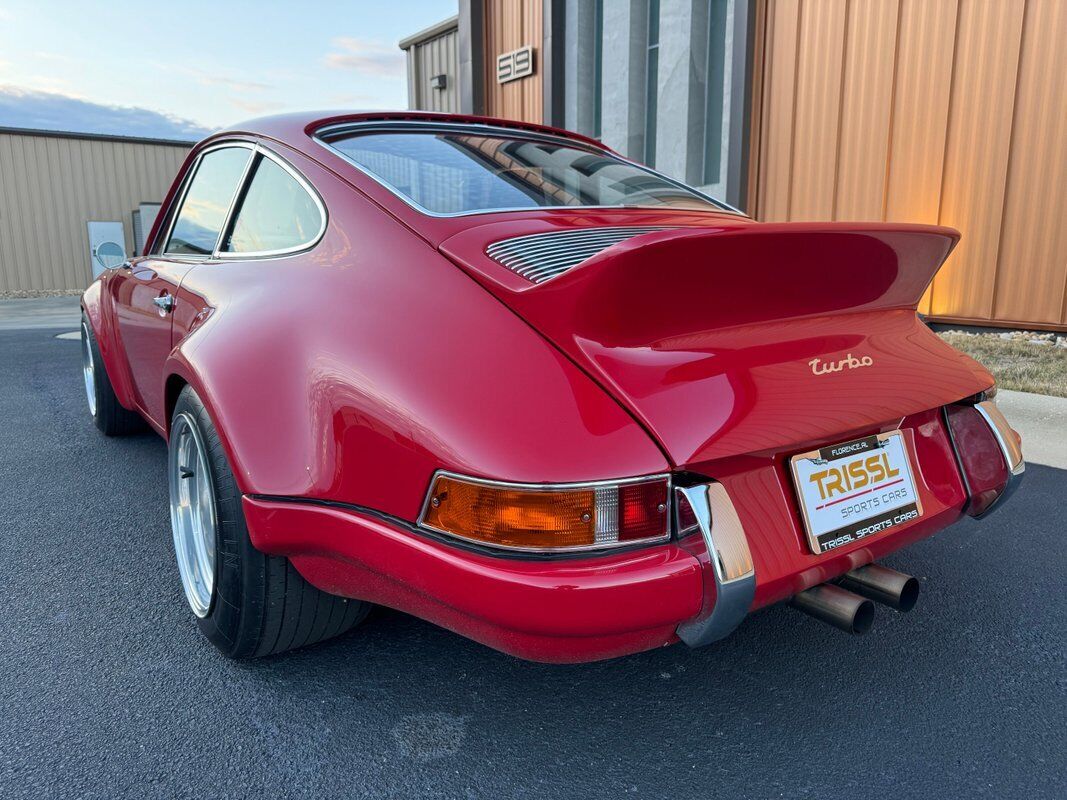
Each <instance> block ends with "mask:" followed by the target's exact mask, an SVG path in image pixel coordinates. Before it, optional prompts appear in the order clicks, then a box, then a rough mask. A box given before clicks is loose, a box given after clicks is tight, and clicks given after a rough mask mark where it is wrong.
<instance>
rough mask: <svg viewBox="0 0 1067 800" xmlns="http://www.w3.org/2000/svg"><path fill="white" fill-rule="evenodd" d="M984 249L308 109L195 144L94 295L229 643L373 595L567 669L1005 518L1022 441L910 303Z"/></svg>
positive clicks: (899, 604) (817, 601)
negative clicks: (942, 272) (140, 242)
mask: <svg viewBox="0 0 1067 800" xmlns="http://www.w3.org/2000/svg"><path fill="white" fill-rule="evenodd" d="M958 238H959V234H958V233H957V232H956V231H954V230H952V229H949V228H943V227H936V226H930V225H905V224H886V223H871V224H854V223H826V224H822V223H820V224H809V223H788V224H770V223H757V222H754V221H753V220H752V219H750V218H748V217H746V216H744V215H743V214H741V213H739V212H737V211H736V210H734V209H731V208H728V207H725V206H723V205H722V204H721V203H718V202H717V201H715V200H713V199H711V198H709V197H707V196H705V195H703V194H701V193H700V192H698V191H695V190H693V189H690V188H688V187H686V186H684V185H682V184H680V183H678V182H677V181H674V180H671V179H670V178H667V177H665V176H663V175H660V174H658V173H656V172H653V171H651V170H649V169H647V168H645V167H643V166H640V165H638V164H635V163H633V162H631V161H628V160H626V159H624V158H622V157H620V156H618V155H617V154H615V153H613V152H612V151H611V150H609V149H608V148H606V147H604V146H603V145H602V144H600V143H599V142H597V141H595V140H592V139H588V138H586V137H584V136H580V135H577V134H573V133H567V132H565V131H561V130H556V129H552V128H547V127H541V126H536V125H528V124H523V123H514V122H505V121H499V120H492V119H485V118H478V117H464V116H450V115H435V114H424V113H416V112H412V113H395V114H394V113H377V114H348V115H333V116H312V115H291V116H278V117H271V118H267V119H261V120H257V121H255V122H251V123H248V124H245V125H242V126H239V127H237V128H234V129H233V130H228V131H225V132H222V133H218V134H216V135H214V136H211V137H210V138H208V139H207V140H205V141H203V142H202V143H200V144H199V145H198V146H197V147H196V148H195V149H194V150H193V151H192V153H191V154H190V156H189V158H188V159H187V160H186V162H185V164H184V166H183V167H182V169H181V172H180V174H179V175H178V177H177V180H176V181H175V183H174V186H173V188H172V189H171V190H170V193H169V194H168V196H167V198H166V200H165V201H164V204H163V208H162V211H161V213H160V215H159V218H158V220H157V222H156V224H155V227H154V229H153V231H152V232H151V235H150V237H149V240H148V244H147V246H146V255H144V256H141V257H139V258H135V259H132V260H131V261H129V262H128V263H125V264H123V265H122V266H121V267H118V268H115V269H109V270H107V271H106V272H104V273H103V275H101V276H100V278H99V279H98V280H96V281H95V282H94V283H93V284H92V285H91V286H90V287H89V289H88V290H87V291H86V292H85V295H84V297H83V299H82V307H83V311H84V318H83V323H82V337H83V366H84V376H85V388H86V394H87V396H88V401H89V410H90V412H91V413H92V416H93V419H94V421H95V423H96V425H97V426H98V427H99V428H100V429H101V430H102V431H103V432H104V433H105V434H108V435H116V434H122V433H127V432H131V431H134V430H137V429H140V428H143V427H144V426H145V425H147V426H150V427H151V428H152V429H154V430H155V431H156V432H157V433H159V434H160V435H161V436H163V437H164V438H165V439H166V441H167V442H168V447H169V454H168V475H169V485H170V513H171V524H172V527H173V534H174V548H175V552H176V555H177V562H178V572H179V575H180V577H181V583H182V586H183V588H184V592H185V597H186V599H187V600H188V602H189V605H190V607H191V608H192V611H193V614H194V615H195V616H196V618H197V620H198V622H199V625H200V628H201V629H202V631H203V632H204V634H205V635H206V636H207V637H208V638H209V639H210V640H211V641H212V642H213V643H214V644H215V645H216V646H217V647H218V648H219V649H220V650H222V651H223V652H224V653H226V654H227V655H229V656H232V657H237V658H240V657H250V656H263V655H268V654H271V653H279V652H282V651H284V650H288V649H290V648H296V647H302V646H304V645H308V644H311V643H314V642H318V641H321V640H323V639H327V638H329V637H331V636H335V635H337V634H340V633H342V632H344V631H346V630H348V629H350V628H352V627H353V626H355V625H356V624H357V623H359V622H360V621H361V620H362V619H363V618H364V616H365V615H366V613H367V611H368V609H369V608H370V607H371V605H372V604H375V603H377V604H382V605H385V606H389V607H392V608H395V609H400V610H402V611H405V612H408V613H411V614H414V615H417V616H419V617H422V618H424V619H427V620H430V621H432V622H434V623H436V624H439V625H442V626H444V627H446V628H449V629H451V630H453V631H456V632H458V633H461V634H463V635H464V636H468V637H470V638H472V639H475V640H477V641H479V642H483V643H485V644H487V645H489V646H491V647H495V648H498V649H500V650H503V651H505V652H507V653H512V654H514V655H517V656H520V657H523V658H528V659H534V660H539V661H555V662H571V661H589V660H594V659H602V658H609V657H613V656H619V655H623V654H627V653H634V652H638V651H641V650H646V649H649V648H653V647H660V646H664V645H669V644H672V643H675V642H677V641H679V640H680V641H682V642H685V643H686V644H687V645H690V646H694V647H695V646H700V645H705V644H708V643H710V642H714V641H716V640H718V639H721V638H722V637H724V636H726V635H728V634H729V633H730V632H731V631H732V630H734V628H736V626H737V625H738V624H740V623H741V622H742V620H743V619H744V617H745V616H746V615H747V614H748V613H750V612H751V611H753V610H755V609H758V608H761V607H764V606H767V605H769V604H772V603H778V602H783V601H788V602H791V603H792V604H793V605H795V606H796V607H798V608H799V609H801V610H803V611H806V612H808V613H809V614H811V615H813V616H815V617H818V618H820V619H822V620H824V621H826V622H829V623H831V624H833V625H836V626H838V627H840V628H843V629H845V630H848V631H852V632H857V633H858V632H863V631H864V630H866V629H867V628H868V627H869V626H870V624H871V620H872V617H873V614H874V605H873V603H872V601H875V602H879V603H882V604H884V605H887V606H890V607H892V608H895V609H897V610H901V611H906V610H908V609H909V608H910V607H911V606H913V605H914V604H915V601H916V597H917V594H918V583H917V582H916V580H915V579H914V578H910V577H909V576H907V575H903V574H901V573H899V572H895V571H893V570H889V569H886V568H884V567H881V566H879V565H877V564H876V563H875V562H876V561H877V560H878V559H879V558H882V557H883V556H885V555H886V554H888V553H892V552H893V551H896V550H898V549H900V548H902V547H905V546H907V545H909V544H910V543H912V542H915V541H917V540H919V539H923V538H925V537H928V536H931V535H933V534H934V533H936V532H937V531H939V530H941V529H943V528H945V527H946V526H948V525H949V524H951V523H952V522H954V521H956V520H958V519H959V518H960V517H961V516H963V515H970V516H973V517H978V516H982V515H984V514H986V513H988V512H989V511H990V510H991V509H993V508H994V507H996V506H998V505H1000V504H1002V503H1003V501H1004V499H1005V498H1006V497H1007V496H1008V494H1009V493H1010V492H1011V490H1012V489H1013V488H1014V486H1015V485H1016V484H1017V483H1018V480H1019V478H1020V477H1021V475H1022V472H1023V468H1024V464H1023V459H1022V454H1021V450H1020V439H1019V436H1018V435H1017V434H1016V433H1015V432H1014V431H1013V430H1012V429H1011V428H1010V427H1009V425H1008V424H1007V422H1006V421H1005V419H1004V417H1003V416H1002V415H1001V413H1000V412H999V411H998V409H997V406H996V405H995V402H994V399H993V398H994V395H995V392H996V390H995V387H994V381H993V378H992V377H991V376H990V374H989V373H988V372H987V371H986V370H985V369H983V368H982V367H981V366H979V365H978V364H976V363H975V362H974V361H972V360H971V359H969V358H967V357H966V356H964V355H963V354H961V353H959V352H957V351H956V350H953V349H952V348H951V347H949V346H948V345H947V344H945V343H944V342H943V341H942V340H941V339H939V338H938V337H937V336H936V335H935V334H934V333H932V332H931V331H930V330H929V329H928V328H927V327H926V326H925V325H924V324H923V322H922V320H920V319H919V317H918V315H917V313H916V307H917V304H918V302H919V299H920V297H921V296H922V294H923V291H924V290H925V289H926V287H927V285H928V284H929V283H930V280H931V279H932V277H933V275H934V273H935V272H936V271H937V269H938V268H939V266H940V265H941V264H942V262H943V261H944V260H945V258H946V256H947V255H948V254H949V252H950V251H951V250H952V247H953V246H954V244H955V243H956V241H957V240H958Z"/></svg>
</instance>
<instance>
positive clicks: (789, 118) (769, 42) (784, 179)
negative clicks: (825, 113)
mask: <svg viewBox="0 0 1067 800" xmlns="http://www.w3.org/2000/svg"><path fill="white" fill-rule="evenodd" d="M799 43H800V0H778V2H777V3H775V4H774V7H773V10H772V11H771V12H770V13H768V15H767V21H766V43H765V45H764V62H763V100H764V103H763V108H762V114H761V117H762V118H764V119H773V120H775V124H773V125H771V124H767V125H762V126H761V127H762V131H761V135H760V155H759V162H760V163H759V165H758V168H757V173H758V175H759V185H758V187H757V195H756V208H757V213H758V214H759V218H760V219H764V220H767V221H769V222H782V221H785V220H788V219H789V191H790V188H791V187H792V185H793V176H792V170H793V121H794V116H795V115H794V114H793V106H794V104H795V102H796V78H797V53H798V49H799V47H798V46H799Z"/></svg>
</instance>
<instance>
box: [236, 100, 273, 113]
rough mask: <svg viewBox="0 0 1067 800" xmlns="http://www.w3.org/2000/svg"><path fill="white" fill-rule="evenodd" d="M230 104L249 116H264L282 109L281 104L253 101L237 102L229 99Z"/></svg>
mask: <svg viewBox="0 0 1067 800" xmlns="http://www.w3.org/2000/svg"><path fill="white" fill-rule="evenodd" d="M230 104H231V105H233V106H235V107H236V108H239V109H241V110H242V111H247V112H248V113H249V114H266V113H268V112H271V111H278V110H279V109H282V108H284V107H285V106H283V105H282V104H281V103H274V102H270V101H263V102H256V101H254V100H238V99H237V98H234V99H231V100H230Z"/></svg>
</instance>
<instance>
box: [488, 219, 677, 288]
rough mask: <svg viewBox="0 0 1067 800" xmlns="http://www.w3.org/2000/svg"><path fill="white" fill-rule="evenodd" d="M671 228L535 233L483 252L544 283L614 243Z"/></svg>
mask: <svg viewBox="0 0 1067 800" xmlns="http://www.w3.org/2000/svg"><path fill="white" fill-rule="evenodd" d="M673 227H674V226H669V225H646V226H641V227H637V226H630V227H619V228H582V229H580V230H571V231H559V232H555V233H535V234H531V235H529V236H516V237H515V238H512V239H501V240H500V241H499V242H493V243H492V244H491V245H489V247H487V248H486V250H485V252H486V254H487V255H488V256H489V257H490V258H492V259H493V260H494V261H496V262H497V263H499V264H502V265H503V266H505V267H507V268H508V269H510V270H511V271H512V272H514V273H515V274H517V275H521V276H522V277H524V278H526V279H527V280H529V281H533V282H534V283H544V282H545V281H547V280H551V279H552V278H555V277H556V276H557V275H562V274H563V273H564V272H566V271H567V270H569V269H573V268H574V267H576V266H578V265H579V264H581V263H582V262H583V261H586V260H587V259H590V258H592V257H593V256H595V255H596V254H597V253H599V252H600V251H602V250H606V249H607V248H609V247H611V246H612V245H613V244H618V243H619V242H625V241H626V240H627V239H632V238H633V237H635V236H640V235H642V234H644V233H655V232H656V231H665V230H671V229H672V228H673Z"/></svg>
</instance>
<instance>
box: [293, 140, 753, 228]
mask: <svg viewBox="0 0 1067 800" xmlns="http://www.w3.org/2000/svg"><path fill="white" fill-rule="evenodd" d="M434 131H438V132H445V133H468V134H475V135H482V136H496V137H502V138H508V139H530V140H533V141H543V142H548V143H550V144H557V145H564V146H567V147H572V148H574V149H576V150H587V151H588V152H589V153H591V154H594V155H603V156H604V157H605V158H611V159H615V160H617V161H619V162H621V163H623V164H628V165H629V166H631V167H634V168H635V169H638V170H640V171H641V172H645V173H647V174H649V175H653V176H655V177H657V178H659V179H660V180H662V181H664V182H666V183H669V184H670V185H672V186H674V187H676V188H678V189H681V190H683V191H685V192H688V193H689V194H692V195H694V196H695V197H697V198H699V199H701V200H706V201H707V202H708V203H710V204H711V205H712V206H713V207H712V208H708V209H702V208H677V207H672V206H667V205H656V206H639V205H629V204H625V205H611V206H593V205H573V206H569V205H559V206H505V207H501V208H480V209H478V210H477V211H447V212H446V211H432V210H430V209H428V208H426V207H425V206H423V205H421V204H419V203H417V202H416V201H415V200H412V199H411V198H410V197H408V196H407V195H405V194H404V193H403V192H401V191H399V190H398V189H396V188H394V187H393V186H391V185H390V184H388V183H387V182H386V181H384V180H383V179H382V178H379V177H378V176H377V175H375V174H374V173H372V172H370V171H369V170H368V169H367V168H366V167H364V166H362V165H361V164H359V163H358V162H356V161H354V160H353V159H351V158H349V157H348V156H347V155H346V154H345V153H343V152H342V151H340V150H338V149H337V148H336V147H333V146H331V145H330V143H329V142H327V141H325V140H324V139H323V138H322V137H323V136H330V135H334V134H339V133H349V132H352V133H405V132H414V133H429V132H434ZM311 140H312V141H313V142H315V143H316V144H317V145H319V146H320V147H323V148H325V149H326V150H328V151H330V152H331V153H333V154H334V155H336V156H339V157H340V158H341V159H343V160H344V161H346V162H348V163H349V164H351V165H352V166H353V167H355V168H356V169H357V170H359V171H360V173H361V174H363V175H366V176H367V177H368V178H370V179H371V180H372V181H374V182H375V183H377V184H378V185H379V186H381V187H382V188H384V189H386V190H387V191H388V192H389V193H390V194H392V195H394V196H395V197H397V198H399V199H400V200H402V201H403V202H404V204H405V205H407V206H409V207H411V208H413V209H415V210H416V211H418V212H419V213H420V214H425V215H426V216H428V217H438V218H442V219H448V218H451V217H471V216H475V215H478V214H499V213H502V212H512V211H545V210H551V211H566V210H618V209H641V210H645V211H683V212H689V211H692V212H694V213H697V214H718V213H722V212H726V213H733V214H738V215H740V216H745V214H744V213H743V212H741V211H739V210H738V209H736V208H734V207H733V206H731V205H730V204H728V203H724V202H723V201H721V200H716V199H715V198H713V197H711V196H710V195H707V194H705V193H704V192H702V191H700V190H699V189H694V188H693V187H692V186H688V185H686V184H684V183H682V182H681V181H676V180H675V179H674V178H671V177H668V176H667V175H664V174H663V173H661V172H656V170H654V169H651V168H650V167H646V166H645V165H644V164H639V163H637V162H636V161H633V160H631V159H628V158H626V157H625V156H622V155H620V154H618V153H612V152H609V151H607V150H602V149H599V148H597V147H596V146H595V145H592V144H589V143H587V142H584V141H582V140H578V139H568V138H567V137H566V136H556V135H553V134H549V133H542V132H540V131H527V130H522V129H521V128H508V127H506V126H498V125H487V124H484V123H458V122H452V123H450V122H431V121H421V120H396V121H381V120H378V121H375V120H368V121H363V122H338V123H334V124H333V125H326V126H324V127H322V128H318V129H316V130H315V132H314V133H312V134H311Z"/></svg>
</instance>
